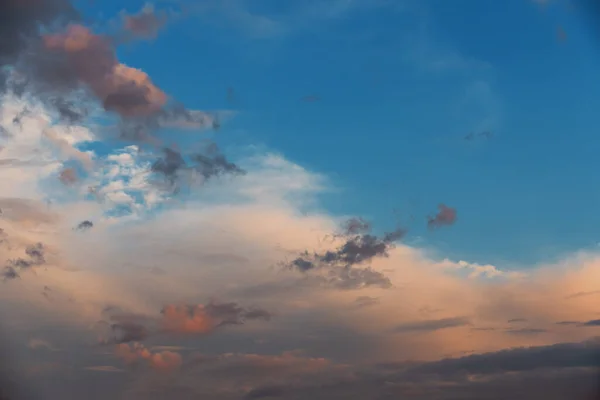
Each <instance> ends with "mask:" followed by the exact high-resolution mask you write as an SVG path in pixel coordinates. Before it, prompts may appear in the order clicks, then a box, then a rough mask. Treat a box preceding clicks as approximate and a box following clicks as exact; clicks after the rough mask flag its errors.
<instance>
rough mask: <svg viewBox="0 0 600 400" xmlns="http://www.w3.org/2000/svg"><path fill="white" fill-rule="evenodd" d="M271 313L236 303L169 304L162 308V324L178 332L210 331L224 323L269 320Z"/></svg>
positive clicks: (169, 329)
mask: <svg viewBox="0 0 600 400" xmlns="http://www.w3.org/2000/svg"><path fill="white" fill-rule="evenodd" d="M270 318H271V314H270V313H269V312H267V311H265V310H262V309H246V308H243V307H240V306H238V305H237V304H236V303H214V302H211V303H209V304H207V305H202V304H199V305H196V306H188V305H173V304H171V305H167V306H166V307H164V308H163V310H162V320H161V323H160V324H161V326H162V328H163V329H164V330H165V331H169V332H176V333H201V334H202V333H210V332H212V331H213V330H215V329H216V328H218V327H220V326H223V325H239V324H243V323H244V322H245V321H246V320H257V319H262V320H269V319H270Z"/></svg>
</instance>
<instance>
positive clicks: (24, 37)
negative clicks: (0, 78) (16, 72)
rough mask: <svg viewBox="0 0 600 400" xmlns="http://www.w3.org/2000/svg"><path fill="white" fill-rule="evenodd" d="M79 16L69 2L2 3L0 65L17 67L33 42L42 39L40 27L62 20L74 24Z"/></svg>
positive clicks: (7, 0) (19, 0) (13, 0)
mask: <svg viewBox="0 0 600 400" xmlns="http://www.w3.org/2000/svg"><path fill="white" fill-rule="evenodd" d="M77 16H78V14H77V12H76V11H75V9H74V8H73V6H72V5H71V2H70V1H69V0H27V1H24V0H2V2H0V66H6V65H14V64H16V62H17V61H18V58H19V56H20V55H21V53H22V52H23V51H24V50H25V49H26V48H27V46H29V45H30V43H31V41H36V40H40V39H41V37H40V34H39V26H40V25H42V26H51V25H53V24H55V23H57V22H61V21H62V22H63V23H64V22H66V21H74V20H77ZM5 77H6V76H5Z"/></svg>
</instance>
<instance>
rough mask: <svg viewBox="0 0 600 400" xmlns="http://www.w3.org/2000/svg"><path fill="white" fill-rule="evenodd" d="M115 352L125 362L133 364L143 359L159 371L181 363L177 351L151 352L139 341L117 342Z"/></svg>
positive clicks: (178, 365) (177, 366)
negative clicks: (131, 343)
mask: <svg viewBox="0 0 600 400" xmlns="http://www.w3.org/2000/svg"><path fill="white" fill-rule="evenodd" d="M115 353H116V355H117V357H118V358H120V359H122V360H123V361H124V362H125V363H126V364H133V363H136V362H138V361H139V360H143V361H146V362H147V364H148V365H149V366H150V367H151V368H153V369H156V370H159V371H171V370H173V369H177V368H179V367H180V366H181V364H182V359H181V355H179V354H178V353H175V352H172V351H160V352H155V353H152V352H151V351H149V350H148V349H146V348H145V347H144V346H143V345H141V344H139V343H134V344H133V345H129V344H125V343H122V344H119V345H117V347H116V350H115Z"/></svg>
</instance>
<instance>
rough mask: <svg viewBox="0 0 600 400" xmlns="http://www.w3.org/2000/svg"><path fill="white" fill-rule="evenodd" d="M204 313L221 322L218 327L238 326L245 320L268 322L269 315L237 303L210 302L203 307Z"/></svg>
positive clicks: (263, 311)
mask: <svg viewBox="0 0 600 400" xmlns="http://www.w3.org/2000/svg"><path fill="white" fill-rule="evenodd" d="M204 309H205V310H206V313H207V314H208V315H209V316H211V317H213V318H215V319H217V320H219V321H221V322H220V325H239V324H243V323H244V322H245V321H246V320H265V321H269V320H270V319H271V317H272V315H271V313H270V312H268V311H266V310H263V309H260V308H250V309H248V308H245V307H242V306H240V305H239V304H238V303H235V302H230V303H217V302H212V301H211V302H210V303H208V304H207V305H206V306H204Z"/></svg>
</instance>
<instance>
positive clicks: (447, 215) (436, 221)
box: [427, 204, 456, 229]
mask: <svg viewBox="0 0 600 400" xmlns="http://www.w3.org/2000/svg"><path fill="white" fill-rule="evenodd" d="M455 222H456V209H455V208H452V207H448V206H446V205H445V204H440V205H439V206H438V213H437V214H436V215H434V216H430V217H428V218H427V227H428V228H429V229H435V228H441V227H442V226H448V225H453V224H454V223H455Z"/></svg>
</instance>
